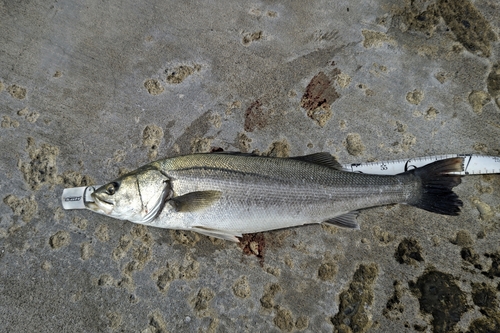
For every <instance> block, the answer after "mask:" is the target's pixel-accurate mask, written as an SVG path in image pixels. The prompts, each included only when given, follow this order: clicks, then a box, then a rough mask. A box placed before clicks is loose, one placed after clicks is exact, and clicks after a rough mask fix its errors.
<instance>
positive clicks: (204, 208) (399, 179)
mask: <svg viewBox="0 0 500 333" xmlns="http://www.w3.org/2000/svg"><path fill="white" fill-rule="evenodd" d="M462 164H463V159H462V158H449V159H445V160H440V161H436V162H434V163H431V164H428V165H426V166H424V167H421V168H418V169H413V170H410V171H407V172H405V173H401V174H398V175H393V176H383V175H370V174H362V173H353V172H347V171H343V170H342V167H341V165H340V164H339V163H338V162H337V160H336V159H335V158H334V157H333V156H331V155H330V154H329V153H316V154H312V155H306V156H299V157H292V158H273V157H263V156H256V155H248V154H231V153H212V154H194V155H185V156H178V157H173V158H165V159H161V160H158V161H155V162H152V163H150V164H147V165H145V166H143V167H141V168H139V169H137V170H135V171H132V172H130V173H128V174H126V175H124V176H121V177H119V178H118V179H116V180H114V181H112V182H110V183H108V184H106V185H103V186H101V187H99V188H98V189H97V190H96V191H95V192H94V193H92V198H93V200H94V202H93V203H90V204H89V205H88V206H87V207H88V208H89V209H91V210H93V211H95V212H97V213H100V214H105V215H108V216H110V217H113V218H117V219H121V220H128V221H131V222H135V223H140V224H144V225H148V226H153V227H160V228H169V229H180V230H192V231H196V232H199V233H201V234H204V235H208V236H212V237H217V238H222V239H227V240H230V241H235V242H238V241H239V239H238V238H239V237H241V236H242V234H247V233H255V232H261V231H267V230H273V229H281V228H288V227H295V226H300V225H304V224H311V223H323V222H326V223H331V224H334V225H337V226H341V227H346V228H353V229H359V226H358V223H357V222H356V216H357V213H358V210H359V209H362V208H367V207H373V206H381V205H387V204H393V203H402V204H408V205H412V206H415V207H418V208H422V209H425V210H427V211H431V212H435V213H439V214H444V215H458V213H459V212H460V207H461V206H462V201H461V200H460V199H459V198H458V196H457V195H456V194H455V193H454V192H453V191H452V188H453V187H455V186H457V185H458V184H460V182H461V178H460V176H459V175H453V174H449V173H451V172H459V171H462V168H463V165H462Z"/></svg>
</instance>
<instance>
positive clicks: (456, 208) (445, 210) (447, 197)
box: [407, 157, 463, 215]
mask: <svg viewBox="0 0 500 333" xmlns="http://www.w3.org/2000/svg"><path fill="white" fill-rule="evenodd" d="M462 170H463V159H462V158H459V157H457V158H448V159H445V160H440V161H436V162H433V163H431V164H428V165H426V166H424V167H421V168H418V169H414V170H411V171H408V172H407V173H408V174H413V175H414V176H416V177H417V178H419V179H420V181H421V189H422V190H421V193H420V195H417V196H415V197H414V198H413V199H412V200H410V202H408V204H409V205H412V206H415V207H418V208H422V209H425V210H427V211H429V212H433V213H438V214H443V215H458V214H459V213H460V207H462V206H463V203H462V200H460V199H459V198H458V196H457V195H456V194H455V193H454V192H453V191H452V189H453V188H454V187H455V186H457V185H458V184H460V183H461V181H462V180H461V176H460V175H450V174H448V173H450V172H460V171H462Z"/></svg>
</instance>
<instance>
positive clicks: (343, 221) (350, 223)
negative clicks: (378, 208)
mask: <svg viewBox="0 0 500 333" xmlns="http://www.w3.org/2000/svg"><path fill="white" fill-rule="evenodd" d="M358 214H359V212H358V211H357V210H353V211H352V212H348V213H345V214H342V215H339V216H336V217H334V218H331V219H329V220H326V221H325V223H329V224H333V225H335V226H337V227H341V228H348V229H356V230H359V224H358V222H357V221H356V217H358Z"/></svg>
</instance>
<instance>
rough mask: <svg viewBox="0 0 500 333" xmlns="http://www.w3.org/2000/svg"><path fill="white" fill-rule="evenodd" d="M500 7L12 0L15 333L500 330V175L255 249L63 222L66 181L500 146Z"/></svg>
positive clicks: (5, 15) (0, 237)
mask: <svg viewBox="0 0 500 333" xmlns="http://www.w3.org/2000/svg"><path fill="white" fill-rule="evenodd" d="M499 27H500V4H499V2H498V1H496V0H476V1H469V0H467V1H458V0H430V1H424V0H422V1H394V0H379V1H342V0H340V1H307V2H306V1H253V2H247V1H189V2H188V1H182V2H181V1H171V0H166V1H165V0H164V1H159V0H152V1H144V2H138V1H131V0H125V1H117V0H106V1H96V0H87V1H68V0H60V1H40V0H32V1H14V0H7V1H2V2H0V31H1V34H0V82H1V83H0V118H1V119H0V121H1V127H0V156H2V158H1V159H0V191H1V199H2V200H1V201H0V331H2V332H28V331H37V332H257V331H260V332H281V331H284V332H332V331H333V332H367V331H370V332H447V331H452V332H494V331H496V332H499V331H500V313H499V310H498V309H499V307H498V302H499V300H498V294H499V289H500V285H499V282H500V269H499V265H500V248H499V245H498V244H499V243H498V239H499V237H500V230H499V216H500V211H499V210H500V200H499V193H500V176H498V175H492V176H470V177H465V178H464V179H463V184H462V185H460V186H459V187H458V188H457V189H456V192H457V193H458V194H459V195H460V196H461V198H462V200H463V201H464V207H463V213H462V215H461V216H459V217H444V216H439V215H435V214H432V213H428V212H424V211H421V210H418V209H415V208H412V207H406V206H402V205H393V206H389V207H379V208H374V209H367V210H365V211H363V212H362V213H361V215H360V216H359V218H358V220H359V222H360V223H361V231H349V230H338V229H335V228H334V227H328V226H307V227H302V228H296V229H290V230H280V231H275V232H267V233H264V234H257V235H253V236H248V237H246V239H245V244H244V245H243V246H241V247H240V246H238V245H237V244H232V243H229V242H225V241H218V240H213V239H210V238H208V237H204V236H200V235H196V234H191V233H183V232H173V231H169V230H161V229H152V228H145V227H141V226H138V225H134V224H132V223H129V222H122V221H118V220H112V219H109V218H106V217H103V216H99V215H97V214H93V213H92V212H90V211H63V210H62V208H61V204H60V195H61V193H62V190H63V188H65V187H72V186H81V185H85V184H92V183H97V184H99V183H104V182H107V181H110V180H111V179H113V178H115V177H116V176H117V175H118V174H120V173H121V172H124V171H126V170H132V169H135V168H137V167H139V166H141V165H143V164H145V163H147V162H149V161H150V160H152V159H156V158H161V157H165V156H173V155H176V154H180V153H189V152H198V151H203V152H206V151H211V150H216V149H220V148H221V149H223V150H226V151H227V150H231V151H245V152H252V151H255V152H257V153H262V154H270V155H275V156H288V155H301V154H306V153H312V152H318V151H328V152H331V153H332V154H334V155H335V156H337V157H338V159H339V160H340V161H341V162H343V163H348V162H349V163H350V162H364V161H372V160H382V159H396V158H406V157H408V158H411V157H415V156H422V155H428V154H441V153H479V154H490V155H500V148H499V145H498V138H499V135H500V114H499V111H500V108H499V105H500V66H499V54H500V44H499V41H498V35H499Z"/></svg>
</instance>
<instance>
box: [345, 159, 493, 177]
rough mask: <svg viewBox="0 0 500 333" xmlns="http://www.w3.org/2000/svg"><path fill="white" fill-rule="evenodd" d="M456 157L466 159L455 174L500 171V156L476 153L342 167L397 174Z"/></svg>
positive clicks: (362, 171)
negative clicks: (460, 170)
mask: <svg viewBox="0 0 500 333" xmlns="http://www.w3.org/2000/svg"><path fill="white" fill-rule="evenodd" d="M454 157H461V158H463V159H464V170H463V171H462V172H453V174H457V175H485V174H492V173H500V157H497V156H483V155H474V154H449V155H436V156H424V157H417V158H410V159H404V160H392V161H383V162H369V163H359V164H358V163H352V164H344V165H342V167H343V168H344V169H345V170H346V171H350V172H360V173H370V174H375V175H395V174H398V173H402V172H406V171H408V170H411V169H416V168H420V167H423V166H424V165H426V164H429V163H432V162H435V161H439V160H444V159H446V158H454Z"/></svg>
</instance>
